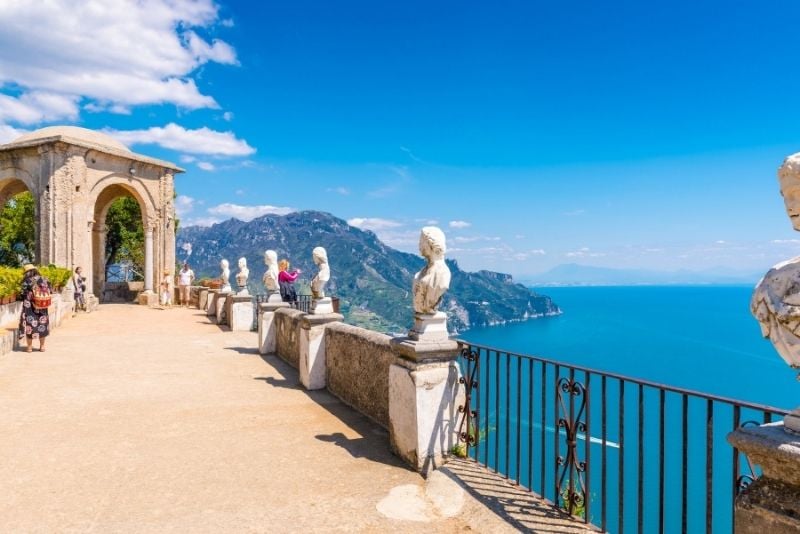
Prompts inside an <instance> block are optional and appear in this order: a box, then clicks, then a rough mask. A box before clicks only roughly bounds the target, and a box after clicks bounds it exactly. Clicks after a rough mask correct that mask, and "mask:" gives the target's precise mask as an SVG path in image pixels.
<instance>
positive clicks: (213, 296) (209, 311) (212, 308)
mask: <svg viewBox="0 0 800 534" xmlns="http://www.w3.org/2000/svg"><path fill="white" fill-rule="evenodd" d="M217 294H219V289H209V290H208V300H207V301H206V315H207V316H209V317H213V318H214V320H216V318H217Z"/></svg>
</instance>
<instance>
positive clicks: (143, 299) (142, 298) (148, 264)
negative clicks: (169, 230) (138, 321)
mask: <svg viewBox="0 0 800 534" xmlns="http://www.w3.org/2000/svg"><path fill="white" fill-rule="evenodd" d="M154 260H155V258H154V256H153V227H152V226H150V225H148V226H146V227H145V229H144V291H142V292H141V293H140V294H139V304H142V305H145V306H155V305H157V304H158V302H159V295H158V293H156V292H155V291H153V262H154Z"/></svg>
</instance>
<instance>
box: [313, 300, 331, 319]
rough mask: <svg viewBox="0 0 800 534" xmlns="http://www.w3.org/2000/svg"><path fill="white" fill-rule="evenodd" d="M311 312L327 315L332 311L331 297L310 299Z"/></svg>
mask: <svg viewBox="0 0 800 534" xmlns="http://www.w3.org/2000/svg"><path fill="white" fill-rule="evenodd" d="M311 313H313V314H314V315H327V314H331V313H333V299H331V298H330V297H322V298H321V299H314V300H312V301H311Z"/></svg>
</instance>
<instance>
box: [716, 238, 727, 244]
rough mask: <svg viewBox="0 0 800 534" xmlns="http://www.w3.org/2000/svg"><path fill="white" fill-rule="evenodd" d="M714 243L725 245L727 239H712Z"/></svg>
mask: <svg viewBox="0 0 800 534" xmlns="http://www.w3.org/2000/svg"><path fill="white" fill-rule="evenodd" d="M714 243H715V244H717V245H725V244H726V243H727V241H724V240H722V239H719V240H717V241H714Z"/></svg>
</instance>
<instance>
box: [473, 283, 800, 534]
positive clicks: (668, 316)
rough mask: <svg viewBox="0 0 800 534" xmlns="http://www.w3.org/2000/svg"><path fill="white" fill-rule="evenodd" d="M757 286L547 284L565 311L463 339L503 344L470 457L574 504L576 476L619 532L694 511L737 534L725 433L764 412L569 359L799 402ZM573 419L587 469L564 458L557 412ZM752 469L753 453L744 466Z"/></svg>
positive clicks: (487, 361)
mask: <svg viewBox="0 0 800 534" xmlns="http://www.w3.org/2000/svg"><path fill="white" fill-rule="evenodd" d="M752 289H753V288H752V287H749V286H691V287H675V286H635V287H569V288H547V289H542V290H541V291H540V292H541V293H543V294H546V295H549V296H550V297H552V298H553V300H554V301H555V302H556V304H558V305H559V307H560V308H561V309H562V310H563V312H564V313H563V315H560V316H556V317H547V318H542V319H536V320H530V321H527V322H521V323H512V324H507V325H501V326H494V327H490V328H481V329H474V330H470V331H467V332H464V333H463V334H461V335H460V336H459V337H460V338H461V339H463V340H465V341H469V342H471V343H474V344H479V345H484V346H488V347H492V348H494V349H499V352H498V351H494V350H489V351H484V350H482V351H481V352H480V354H481V356H480V366H479V367H478V368H477V369H476V373H475V374H476V379H477V381H478V387H477V388H476V390H475V393H474V394H473V402H472V408H473V410H475V411H476V413H477V418H476V420H474V421H473V427H472V429H471V433H472V435H474V436H477V437H478V440H477V441H478V443H477V447H475V448H473V449H471V450H470V454H471V456H473V457H477V459H478V460H480V461H481V462H482V463H484V464H485V465H487V466H488V467H489V468H490V469H494V470H497V471H499V472H501V473H504V474H508V476H509V478H511V479H514V480H518V481H519V482H520V483H521V484H522V485H523V486H525V487H528V488H531V489H533V490H534V491H536V492H537V493H539V494H542V495H544V496H545V497H547V498H549V499H551V500H554V501H558V502H559V504H562V505H563V503H564V496H566V495H567V493H565V491H566V490H564V488H565V487H568V486H569V483H570V480H572V481H573V483H574V484H576V485H578V486H583V487H584V488H585V492H583V494H584V495H586V496H587V497H588V498H589V500H590V502H589V509H588V513H585V514H584V517H585V516H586V515H588V519H589V520H590V521H591V522H592V523H594V524H595V525H598V526H600V525H603V526H605V528H606V529H607V530H608V531H609V532H637V531H639V530H638V529H639V524H641V525H642V527H641V528H642V531H643V532H658V531H659V527H660V526H662V527H663V528H664V531H665V532H679V531H681V528H682V521H683V519H684V516H685V520H686V526H687V530H688V532H702V531H705V526H706V520H707V517H711V518H712V524H713V531H714V532H724V533H728V532H731V531H732V513H731V512H732V505H733V504H732V503H733V487H734V486H733V480H734V479H735V478H736V477H735V476H734V471H735V468H734V465H735V464H734V457H733V454H732V451H733V450H732V449H731V447H730V446H729V445H728V444H727V442H726V439H725V437H726V435H727V433H728V432H730V431H731V430H732V429H733V428H734V427H735V421H736V420H737V417H739V416H740V418H739V419H738V420H739V422H740V423H741V422H744V421H751V420H752V421H756V422H757V423H760V422H762V420H763V418H764V414H763V413H762V412H760V411H757V410H750V409H746V408H745V409H742V410H741V413H739V415H738V416H737V412H736V411H735V410H734V409H733V407H732V406H731V405H730V404H727V403H725V402H714V403H713V404H709V403H708V401H707V400H706V399H705V398H702V397H695V396H693V395H686V396H685V397H684V395H683V394H682V393H681V392H668V393H666V394H664V395H663V396H662V394H661V393H660V392H659V390H658V389H656V388H651V387H645V386H642V387H640V386H639V385H638V384H636V383H632V382H629V381H626V382H622V381H620V380H618V379H616V378H608V379H607V380H601V377H600V376H598V375H592V376H590V377H588V378H589V380H587V376H586V373H584V372H583V371H573V372H570V370H569V368H568V367H567V366H568V365H575V366H581V367H585V368H591V369H595V370H598V371H604V372H610V373H615V374H619V375H625V376H628V377H631V378H633V379H642V380H647V381H652V382H657V383H660V384H665V385H667V386H673V387H678V388H684V389H689V390H695V391H697V392H701V393H706V394H713V395H717V396H721V397H727V398H731V399H735V400H739V401H747V402H751V403H757V404H764V405H769V406H774V407H776V408H784V409H790V408H793V407H795V406H797V405H798V404H800V383H798V382H797V380H796V378H795V375H796V372H794V371H793V370H791V369H790V368H789V367H787V366H786V364H785V363H784V362H783V360H782V359H781V358H780V357H779V356H778V355H777V353H776V352H775V351H774V350H773V348H772V345H771V344H770V342H769V341H767V340H765V339H763V338H762V337H761V332H760V328H759V325H758V323H757V322H756V320H755V319H753V318H752V316H751V315H750V310H749V302H750V295H751V293H752ZM506 352H512V353H517V354H528V355H534V356H537V357H540V358H545V359H547V360H556V361H559V362H562V363H563V364H565V365H562V366H558V367H557V366H555V365H551V364H549V363H548V364H545V363H542V362H540V361H534V360H532V359H525V358H517V357H514V356H508V355H506ZM462 364H463V366H464V371H465V372H467V373H469V372H470V367H469V366H468V364H467V363H466V361H465V360H462ZM570 378H574V379H575V380H576V381H578V382H580V383H581V384H582V386H581V388H582V389H581V388H579V393H578V394H577V395H571V394H570V393H569V391H570V388H565V387H564V386H565V382H566V381H568V380H569V379H570ZM587 400H588V401H589V402H588V403H585V401H587ZM584 403H585V404H584ZM573 416H574V420H575V421H583V422H584V423H585V426H576V427H575V428H578V431H577V437H576V443H577V445H576V454H577V461H578V462H586V469H585V471H576V470H574V469H572V470H570V469H565V468H564V467H563V465H564V464H562V463H560V462H557V461H556V460H557V458H561V459H564V458H566V457H567V454H568V449H567V446H566V443H567V439H568V436H567V432H566V430H565V428H564V427H565V426H568V425H563V424H558V423H557V421H558V420H560V419H564V420H569V419H572V418H573ZM557 429H558V430H557ZM684 429H685V430H684ZM662 433H663V440H662V438H661V436H662ZM566 465H570V464H569V462H567V464H566ZM708 473H712V474H711V476H710V477H709V476H708ZM748 473H749V468H748V466H747V463H746V461H745V459H744V457H743V456H741V457H740V460H739V471H738V473H737V475H736V476H738V475H741V474H748ZM756 474H758V473H756ZM559 481H560V484H559ZM684 488H685V489H684ZM559 492H561V493H559ZM640 495H641V498H640V497H639V496H640ZM662 495H663V497H662ZM620 496H622V497H620ZM709 496H710V497H709ZM684 510H685V511H684ZM662 515H663V524H662Z"/></svg>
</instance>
